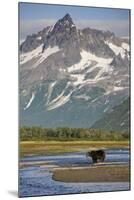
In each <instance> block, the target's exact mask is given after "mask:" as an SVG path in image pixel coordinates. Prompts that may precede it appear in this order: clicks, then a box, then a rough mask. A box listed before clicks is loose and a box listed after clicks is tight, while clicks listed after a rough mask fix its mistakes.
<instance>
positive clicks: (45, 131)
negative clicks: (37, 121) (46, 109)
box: [20, 126, 129, 141]
mask: <svg viewBox="0 0 134 200" xmlns="http://www.w3.org/2000/svg"><path fill="white" fill-rule="evenodd" d="M54 140H55V141H76V140H78V141H81V140H86V141H87V140H88V141H128V140H129V133H128V132H118V131H104V130H99V129H90V128H68V127H63V128H61V127H60V128H42V127H35V126H34V127H21V128H20V141H54Z"/></svg>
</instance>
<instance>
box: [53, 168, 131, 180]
mask: <svg viewBox="0 0 134 200" xmlns="http://www.w3.org/2000/svg"><path fill="white" fill-rule="evenodd" d="M52 178H53V180H55V181H61V182H79V183H82V182H92V183H93V182H129V166H128V165H109V166H105V165H95V166H90V167H85V168H82V167H81V168H79V167H73V168H58V169H55V170H54V171H53V176H52Z"/></svg>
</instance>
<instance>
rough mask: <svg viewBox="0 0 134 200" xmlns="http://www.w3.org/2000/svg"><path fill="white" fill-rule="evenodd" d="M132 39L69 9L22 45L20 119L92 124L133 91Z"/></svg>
mask: <svg viewBox="0 0 134 200" xmlns="http://www.w3.org/2000/svg"><path fill="white" fill-rule="evenodd" d="M129 53H130V52H129V41H128V40H126V39H125V40H124V39H122V38H118V37H116V36H115V35H114V33H111V32H109V31H106V32H104V31H100V30H95V29H91V28H85V29H83V30H79V29H77V27H76V26H75V24H74V23H73V20H72V18H71V16H70V15H69V14H66V15H65V16H64V17H63V18H62V19H60V20H58V21H57V23H56V24H55V25H54V26H48V27H46V28H44V29H43V30H42V31H40V32H38V33H37V34H33V35H31V36H27V38H26V40H25V41H24V42H23V43H22V44H21V46H20V124H21V126H22V125H41V126H44V127H60V126H71V127H91V126H92V125H93V124H94V123H95V122H96V121H98V120H99V119H101V118H102V117H103V115H104V113H105V112H107V111H108V110H110V109H112V108H113V107H115V106H116V105H119V104H121V102H122V101H123V100H125V99H127V98H128V97H129V59H130V58H129V57H130V56H129Z"/></svg>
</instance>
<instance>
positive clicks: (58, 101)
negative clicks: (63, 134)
mask: <svg viewBox="0 0 134 200" xmlns="http://www.w3.org/2000/svg"><path fill="white" fill-rule="evenodd" d="M72 92H73V91H71V92H70V93H69V94H68V95H66V96H62V94H61V95H60V97H58V98H57V99H55V101H52V102H51V103H50V104H49V106H48V108H47V110H53V109H55V108H58V107H60V106H62V105H64V104H66V103H67V102H68V101H69V100H70V96H71V94H72Z"/></svg>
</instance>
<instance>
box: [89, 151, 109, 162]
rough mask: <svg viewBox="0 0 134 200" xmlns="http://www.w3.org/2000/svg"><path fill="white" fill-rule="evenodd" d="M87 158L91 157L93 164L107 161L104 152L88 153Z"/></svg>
mask: <svg viewBox="0 0 134 200" xmlns="http://www.w3.org/2000/svg"><path fill="white" fill-rule="evenodd" d="M86 156H87V157H91V158H92V161H93V163H99V162H103V161H104V160H105V157H106V155H105V152H104V150H92V151H88V152H87V154H86Z"/></svg>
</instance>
